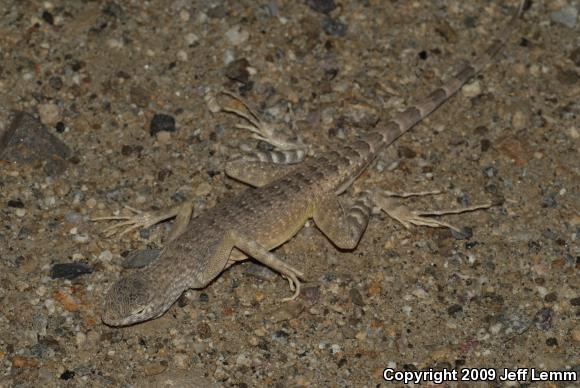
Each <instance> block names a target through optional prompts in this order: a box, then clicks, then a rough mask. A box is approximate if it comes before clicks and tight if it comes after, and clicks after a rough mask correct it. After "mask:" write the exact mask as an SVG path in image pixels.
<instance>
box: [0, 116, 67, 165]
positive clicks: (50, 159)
mask: <svg viewBox="0 0 580 388" xmlns="http://www.w3.org/2000/svg"><path fill="white" fill-rule="evenodd" d="M57 121H58V120H57ZM0 132H1V131H0ZM0 138H1V139H2V142H1V143H0V155H2V159H3V160H6V161H8V162H12V163H23V164H29V165H36V164H37V163H38V162H43V163H45V167H44V170H45V173H47V174H48V175H49V176H58V175H61V174H62V173H63V172H64V171H65V170H66V168H67V167H68V166H67V163H66V160H67V159H68V158H69V157H70V155H71V151H70V149H69V148H68V147H67V146H66V144H64V143H63V142H62V141H61V140H60V139H58V138H57V137H55V136H54V135H53V134H52V133H50V131H49V130H48V128H46V127H45V126H44V125H43V124H42V123H41V122H40V121H39V120H38V119H37V118H35V117H34V116H33V115H31V114H29V113H26V112H16V113H15V114H14V117H13V119H12V121H11V123H10V124H9V126H8V127H7V129H5V130H4V131H3V133H2V134H0Z"/></svg>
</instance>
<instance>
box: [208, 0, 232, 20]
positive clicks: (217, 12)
mask: <svg viewBox="0 0 580 388" xmlns="http://www.w3.org/2000/svg"><path fill="white" fill-rule="evenodd" d="M227 14H228V13H227V10H226V7H225V6H224V5H223V4H219V5H216V6H215V7H212V8H210V9H208V10H207V16H208V17H210V18H212V19H223V18H225V17H226V15H227Z"/></svg>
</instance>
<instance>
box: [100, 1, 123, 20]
mask: <svg viewBox="0 0 580 388" xmlns="http://www.w3.org/2000/svg"><path fill="white" fill-rule="evenodd" d="M102 12H103V15H107V16H111V17H114V18H118V17H120V16H122V15H123V8H121V6H120V5H119V4H117V3H116V2H115V1H109V2H108V3H107V4H105V7H104V8H103V11H102Z"/></svg>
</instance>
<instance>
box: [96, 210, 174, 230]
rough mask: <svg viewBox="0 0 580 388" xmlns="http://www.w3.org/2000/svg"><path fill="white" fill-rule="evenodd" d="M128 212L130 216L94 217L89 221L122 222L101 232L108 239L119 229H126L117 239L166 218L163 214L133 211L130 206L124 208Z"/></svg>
mask: <svg viewBox="0 0 580 388" xmlns="http://www.w3.org/2000/svg"><path fill="white" fill-rule="evenodd" d="M125 208H127V209H128V210H130V211H131V212H132V213H133V214H132V215H121V216H106V217H95V218H91V221H124V222H119V223H117V224H114V225H111V226H109V227H108V228H105V229H104V230H103V233H104V234H105V235H106V236H107V237H109V236H112V235H113V234H115V233H116V232H117V230H118V229H119V228H123V227H127V228H125V230H123V231H122V232H121V233H120V234H119V237H122V236H124V235H125V234H127V233H129V232H131V231H132V230H135V229H137V228H148V227H150V226H153V225H155V224H157V223H158V222H161V221H163V220H165V219H166V218H167V217H166V215H165V214H157V213H155V212H144V211H142V210H139V209H135V208H133V207H131V206H125Z"/></svg>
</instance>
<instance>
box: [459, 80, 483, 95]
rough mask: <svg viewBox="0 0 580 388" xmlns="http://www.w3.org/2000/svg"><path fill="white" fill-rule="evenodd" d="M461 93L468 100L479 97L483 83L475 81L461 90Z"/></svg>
mask: <svg viewBox="0 0 580 388" xmlns="http://www.w3.org/2000/svg"><path fill="white" fill-rule="evenodd" d="M461 93H462V94H463V95H464V96H465V97H467V98H472V97H476V96H479V95H480V94H481V82H479V80H475V81H473V82H470V83H468V84H467V85H465V86H464V87H463V89H461Z"/></svg>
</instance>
